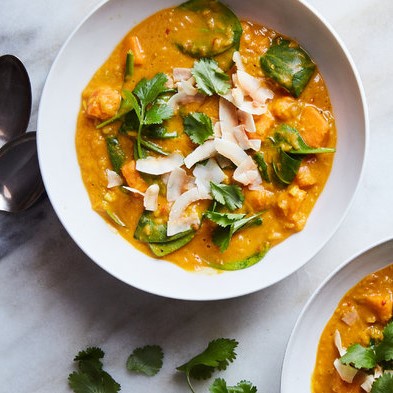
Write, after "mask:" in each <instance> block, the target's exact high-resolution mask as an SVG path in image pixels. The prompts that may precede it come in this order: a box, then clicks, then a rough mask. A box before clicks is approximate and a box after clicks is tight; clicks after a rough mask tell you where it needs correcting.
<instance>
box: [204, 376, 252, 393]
mask: <svg viewBox="0 0 393 393" xmlns="http://www.w3.org/2000/svg"><path fill="white" fill-rule="evenodd" d="M209 391H210V393H256V392H257V388H256V387H255V386H253V385H252V383H251V382H248V381H240V382H239V383H238V384H237V385H236V386H227V383H226V381H225V380H224V379H222V378H217V379H215V381H214V382H213V383H212V384H211V385H210V388H209Z"/></svg>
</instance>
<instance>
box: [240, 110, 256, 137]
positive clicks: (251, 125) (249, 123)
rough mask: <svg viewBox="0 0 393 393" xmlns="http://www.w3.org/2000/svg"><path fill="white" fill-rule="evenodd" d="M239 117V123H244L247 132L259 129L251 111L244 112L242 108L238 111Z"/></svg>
mask: <svg viewBox="0 0 393 393" xmlns="http://www.w3.org/2000/svg"><path fill="white" fill-rule="evenodd" d="M237 117H238V119H239V123H240V124H243V125H244V128H245V129H246V131H247V132H251V133H254V132H256V131H257V128H256V127H255V121H254V116H253V115H252V114H251V113H247V112H243V111H242V110H240V109H239V110H238V111H237Z"/></svg>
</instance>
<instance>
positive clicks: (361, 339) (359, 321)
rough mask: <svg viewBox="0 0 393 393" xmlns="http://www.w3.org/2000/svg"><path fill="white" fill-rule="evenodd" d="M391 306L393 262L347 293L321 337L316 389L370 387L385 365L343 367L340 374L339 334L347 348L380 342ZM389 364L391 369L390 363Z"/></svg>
mask: <svg viewBox="0 0 393 393" xmlns="http://www.w3.org/2000/svg"><path fill="white" fill-rule="evenodd" d="M392 308H393V265H390V266H388V267H386V268H384V269H382V270H379V271H377V272H375V273H372V274H370V275H368V276H366V277H365V278H364V279H362V280H361V281H360V282H359V283H358V284H357V285H355V286H354V287H353V288H352V289H350V290H349V291H348V292H347V293H346V294H345V296H344V297H343V298H342V299H341V300H340V302H339V304H338V305H337V308H336V310H335V311H334V314H333V315H332V317H331V319H330V320H329V322H328V324H327V325H326V327H325V329H324V331H323V333H322V335H321V338H320V341H319V346H318V353H317V360H316V364H315V369H314V373H313V377H312V392H313V393H333V392H340V393H355V392H356V393H365V392H369V391H370V388H371V387H372V385H373V383H374V382H375V380H376V379H377V378H378V377H380V376H381V375H382V374H383V372H384V368H383V367H381V366H380V365H376V366H375V367H371V368H370V369H368V370H366V369H360V370H358V371H356V369H354V368H352V369H349V370H345V369H344V371H342V372H343V373H344V374H343V376H340V373H339V372H338V370H337V363H336V366H335V364H334V362H335V360H336V359H339V358H340V353H339V349H338V347H337V344H336V342H337V337H336V336H337V335H339V337H340V338H341V344H342V347H343V348H344V351H345V350H347V349H348V348H349V347H350V346H351V345H354V344H359V345H361V346H362V347H368V346H369V345H370V343H371V342H374V343H375V345H378V343H379V342H380V341H381V340H382V339H383V335H384V334H383V331H384V328H385V327H386V325H387V324H388V323H389V321H391V320H392V316H393V310H392ZM390 346H391V343H390ZM391 349H392V348H391ZM336 362H338V361H337V360H336ZM349 366H351V364H350V365H349ZM386 366H387V367H388V368H389V369H391V364H390V365H389V364H386V365H385V367H386ZM374 377H375V378H374ZM347 378H349V379H347ZM345 379H347V380H346V381H345ZM362 385H363V387H362ZM382 391H387V390H382ZM389 391H390V390H389Z"/></svg>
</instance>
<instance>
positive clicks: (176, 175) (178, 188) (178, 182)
mask: <svg viewBox="0 0 393 393" xmlns="http://www.w3.org/2000/svg"><path fill="white" fill-rule="evenodd" d="M192 186H195V179H194V178H193V177H192V176H188V175H187V173H186V171H185V170H184V169H183V168H175V169H174V170H173V171H172V172H171V173H170V175H169V178H168V182H167V191H166V199H167V200H168V201H169V202H173V201H175V200H176V199H177V198H179V196H180V195H181V194H183V192H184V191H187V190H188V189H190V188H192Z"/></svg>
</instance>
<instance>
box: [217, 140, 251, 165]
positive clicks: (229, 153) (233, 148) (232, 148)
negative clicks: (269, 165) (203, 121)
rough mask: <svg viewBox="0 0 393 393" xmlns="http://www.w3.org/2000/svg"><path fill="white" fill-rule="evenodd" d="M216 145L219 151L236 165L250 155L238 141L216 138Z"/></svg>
mask: <svg viewBox="0 0 393 393" xmlns="http://www.w3.org/2000/svg"><path fill="white" fill-rule="evenodd" d="M214 146H215V149H216V150H217V151H218V153H220V154H221V155H222V156H224V157H226V158H228V159H229V160H231V161H232V162H233V163H234V164H235V165H236V166H239V165H240V164H241V163H242V161H244V160H246V159H247V157H248V155H247V153H246V152H245V151H244V150H243V149H242V148H241V147H239V146H238V145H237V144H236V143H233V142H231V141H227V140H225V139H214Z"/></svg>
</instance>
